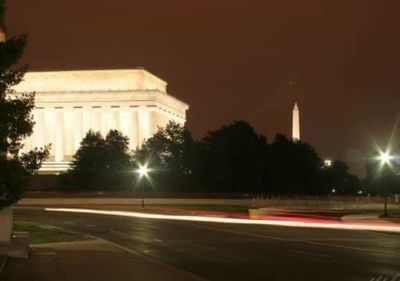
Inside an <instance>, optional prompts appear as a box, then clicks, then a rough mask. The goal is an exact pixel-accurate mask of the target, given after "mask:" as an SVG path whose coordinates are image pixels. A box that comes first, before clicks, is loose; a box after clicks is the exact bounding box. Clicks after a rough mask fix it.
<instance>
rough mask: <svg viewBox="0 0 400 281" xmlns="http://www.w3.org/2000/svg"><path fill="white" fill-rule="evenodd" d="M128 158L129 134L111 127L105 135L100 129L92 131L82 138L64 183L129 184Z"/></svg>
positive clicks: (90, 185)
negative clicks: (123, 133)
mask: <svg viewBox="0 0 400 281" xmlns="http://www.w3.org/2000/svg"><path fill="white" fill-rule="evenodd" d="M129 159H130V155H129V152H128V138H127V137H126V136H124V135H122V134H121V133H120V132H118V131H117V130H111V131H109V133H108V134H107V136H106V138H105V139H104V138H103V136H102V135H101V134H100V133H99V132H93V131H89V132H88V133H87V134H86V136H85V137H84V138H83V139H82V141H81V145H80V147H79V149H78V150H77V151H76V153H75V155H74V158H73V162H72V170H71V171H69V173H68V174H67V175H65V176H64V177H63V182H62V185H63V187H64V188H65V189H82V188H83V189H87V188H90V189H94V190H96V189H120V188H128V187H129V184H128V182H127V176H128V178H129V175H127V172H128V171H127V170H128V169H129V164H130V162H129ZM131 174H132V173H131Z"/></svg>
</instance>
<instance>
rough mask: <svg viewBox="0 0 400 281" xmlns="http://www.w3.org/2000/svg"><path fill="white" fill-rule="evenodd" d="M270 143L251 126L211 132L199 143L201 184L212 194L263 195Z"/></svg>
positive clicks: (242, 124) (235, 125) (235, 124)
mask: <svg viewBox="0 0 400 281" xmlns="http://www.w3.org/2000/svg"><path fill="white" fill-rule="evenodd" d="M266 153H267V140H266V138H265V137H263V136H261V135H258V134H257V133H256V131H255V130H254V128H253V127H251V125H250V124H248V123H247V122H244V121H235V122H233V123H231V124H229V125H228V126H223V127H222V128H220V129H218V130H215V131H212V132H209V133H208V134H207V135H206V136H205V137H204V138H203V139H202V140H201V141H200V143H199V148H198V161H199V165H200V166H197V168H198V171H197V173H195V174H196V175H197V176H198V181H199V183H200V184H201V185H202V186H205V187H206V189H207V190H209V191H213V190H214V191H215V189H216V188H218V189H220V191H226V192H238V191H241V192H246V191H260V190H261V188H262V185H263V180H264V174H265V160H266V156H267V154H266Z"/></svg>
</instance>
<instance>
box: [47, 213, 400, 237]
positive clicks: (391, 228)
mask: <svg viewBox="0 0 400 281" xmlns="http://www.w3.org/2000/svg"><path fill="white" fill-rule="evenodd" d="M45 210H46V211H50V212H68V213H80V214H96V215H111V216H121V217H132V218H142V219H158V220H176V221H192V222H213V223H228V224H255V225H272V226H288V227H306V228H326V229H341V230H368V231H385V232H397V233H400V226H396V225H378V224H357V223H345V222H340V223H325V222H303V221H278V220H251V219H237V218H223V217H206V216H183V215H163V214H148V213H138V212H127V211H107V210H92V209H75V208H45Z"/></svg>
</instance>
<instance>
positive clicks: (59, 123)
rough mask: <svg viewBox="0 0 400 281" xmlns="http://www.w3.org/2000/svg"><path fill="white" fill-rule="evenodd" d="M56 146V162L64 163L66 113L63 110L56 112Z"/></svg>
mask: <svg viewBox="0 0 400 281" xmlns="http://www.w3.org/2000/svg"><path fill="white" fill-rule="evenodd" d="M54 146H55V151H54V160H55V161H56V162H62V161H63V160H64V112H63V110H62V109H57V110H56V130H55V138H54Z"/></svg>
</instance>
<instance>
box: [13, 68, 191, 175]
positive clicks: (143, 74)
mask: <svg viewBox="0 0 400 281" xmlns="http://www.w3.org/2000/svg"><path fill="white" fill-rule="evenodd" d="M14 90H15V91H16V92H17V93H24V92H35V93H36V102H35V109H34V111H33V117H34V120H35V122H36V124H35V126H34V132H33V134H32V136H30V137H29V138H28V139H27V140H26V141H25V148H24V149H25V150H30V149H32V148H34V147H43V146H44V145H46V144H52V147H51V152H50V157H49V159H48V161H47V162H46V163H45V164H44V165H43V168H42V170H41V171H42V172H52V171H54V172H58V171H62V170H65V169H67V168H68V167H69V164H70V161H71V160H72V156H73V154H74V153H75V151H76V150H77V149H78V147H79V145H80V142H81V140H82V138H83V137H84V136H85V134H86V132H87V131H89V130H90V129H91V130H94V131H100V132H101V133H102V134H103V135H104V136H105V135H106V134H107V132H108V131H109V130H110V129H117V130H119V131H121V132H122V133H123V134H124V135H126V136H128V137H129V140H130V143H129V147H130V149H134V148H136V147H137V146H139V145H141V144H142V143H143V141H144V140H145V139H147V138H149V137H151V136H152V135H153V134H154V133H155V132H156V131H157V129H158V127H162V126H165V125H166V124H167V123H168V122H169V121H170V120H173V121H175V122H177V123H180V124H184V123H185V121H186V111H187V110H188V108H189V106H188V105H187V104H186V103H184V102H182V101H180V100H178V99H176V98H174V97H173V96H171V95H169V94H168V93H167V83H166V82H165V81H163V80H162V79H160V78H158V77H157V76H155V75H153V74H151V73H150V72H148V71H146V70H144V69H126V70H94V71H92V70H90V71H87V70H83V71H81V70H79V71H52V72H29V73H27V74H26V75H25V78H24V81H23V82H22V83H20V84H19V85H17V86H16V87H15V88H14Z"/></svg>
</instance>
